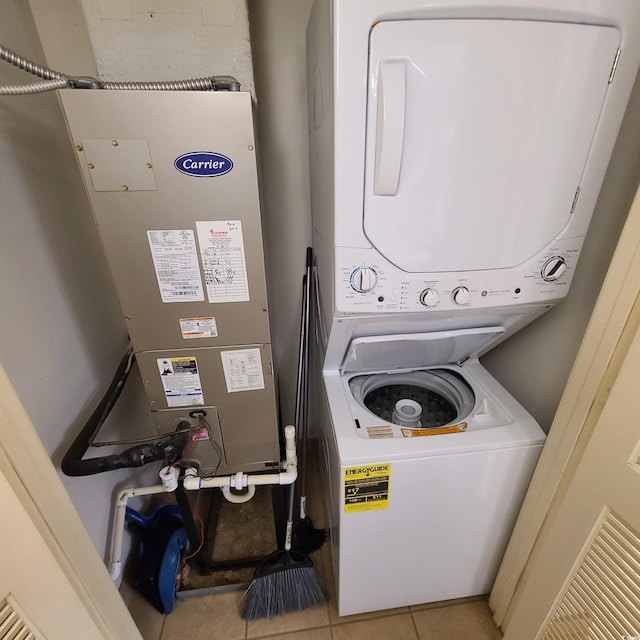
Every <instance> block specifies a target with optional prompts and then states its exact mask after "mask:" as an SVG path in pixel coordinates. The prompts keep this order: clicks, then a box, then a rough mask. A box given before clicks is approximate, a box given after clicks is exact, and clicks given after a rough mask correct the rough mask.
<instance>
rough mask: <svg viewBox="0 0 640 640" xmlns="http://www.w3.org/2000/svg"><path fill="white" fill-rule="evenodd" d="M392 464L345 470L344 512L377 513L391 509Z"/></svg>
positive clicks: (370, 465)
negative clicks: (379, 510) (377, 511)
mask: <svg viewBox="0 0 640 640" xmlns="http://www.w3.org/2000/svg"><path fill="white" fill-rule="evenodd" d="M390 481H391V464H390V463H386V462H385V463H380V464H369V465H363V466H360V467H347V468H346V469H345V470H344V511H345V513H355V512H358V511H375V510H378V509H387V508H388V507H389V483H390Z"/></svg>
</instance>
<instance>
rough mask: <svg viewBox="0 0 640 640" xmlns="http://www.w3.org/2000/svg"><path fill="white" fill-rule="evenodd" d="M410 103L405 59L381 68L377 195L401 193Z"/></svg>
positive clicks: (375, 189)
mask: <svg viewBox="0 0 640 640" xmlns="http://www.w3.org/2000/svg"><path fill="white" fill-rule="evenodd" d="M405 101H406V70H405V63H404V62H403V61H401V60H394V61H392V62H381V63H380V64H379V65H378V108H377V118H376V164H375V169H374V185H373V192H374V193H375V194H376V195H379V196H394V195H396V193H398V182H399V180H400V165H401V163H402V146H403V144H404V118H405Z"/></svg>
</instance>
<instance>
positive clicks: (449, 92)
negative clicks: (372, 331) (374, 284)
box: [364, 19, 620, 272]
mask: <svg viewBox="0 0 640 640" xmlns="http://www.w3.org/2000/svg"><path fill="white" fill-rule="evenodd" d="M619 44H620V33H619V32H618V30H617V29H616V28H613V27H606V26H594V25H585V24H573V23H562V22H543V21H526V20H464V19H457V20H409V21H395V22H380V23H378V24H376V25H375V26H374V27H373V29H372V30H371V35H370V59H369V67H370V72H369V88H368V106H367V109H368V113H367V148H366V177H365V194H364V231H365V234H366V235H367V237H368V239H369V240H370V242H371V243H372V244H373V245H374V246H375V247H376V248H377V250H378V251H379V252H380V253H381V254H382V255H384V256H385V257H386V258H387V259H388V260H389V261H390V262H392V263H393V264H395V265H396V266H398V267H400V268H401V269H404V270H405V271H410V272H434V271H467V270H479V269H500V268H508V267H512V266H515V265H518V264H521V263H522V262H524V261H525V260H527V259H528V258H530V257H532V256H534V255H535V254H536V253H537V252H539V251H540V250H541V249H542V248H543V247H544V246H545V245H547V244H548V243H549V242H551V241H552V240H553V239H554V238H555V237H556V236H557V235H558V234H559V233H560V232H562V231H563V230H564V229H565V228H566V227H567V225H568V224H569V223H570V219H571V213H572V207H573V203H574V199H575V197H576V192H577V188H578V187H579V185H580V180H581V176H582V173H583V170H584V167H585V164H586V162H587V160H588V156H589V150H590V146H591V142H592V139H593V137H594V133H595V130H596V127H597V124H598V119H599V116H600V112H601V110H602V107H603V103H604V100H605V97H606V94H607V88H608V83H609V76H610V74H611V69H612V64H613V61H614V58H615V57H616V53H617V49H618V47H619Z"/></svg>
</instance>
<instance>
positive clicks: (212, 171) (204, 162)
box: [173, 151, 233, 178]
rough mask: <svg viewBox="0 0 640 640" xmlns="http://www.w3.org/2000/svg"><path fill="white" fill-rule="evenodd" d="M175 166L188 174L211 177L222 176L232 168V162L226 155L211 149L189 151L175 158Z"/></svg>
mask: <svg viewBox="0 0 640 640" xmlns="http://www.w3.org/2000/svg"><path fill="white" fill-rule="evenodd" d="M173 164H174V166H175V168H176V169H177V170H178V171H180V172H181V173H184V174H186V175H188V176H195V177H196V178H212V177H214V176H223V175H224V174H225V173H229V171H231V169H233V162H232V161H231V159H230V158H227V156H223V155H222V154H221V153H213V152H212V151H191V152H190V153H184V154H182V155H181V156H180V157H179V158H176V160H175V162H174V163H173Z"/></svg>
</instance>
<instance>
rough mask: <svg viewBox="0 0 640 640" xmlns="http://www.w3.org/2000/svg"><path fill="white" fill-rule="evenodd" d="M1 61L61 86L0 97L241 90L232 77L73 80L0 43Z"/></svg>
mask: <svg viewBox="0 0 640 640" xmlns="http://www.w3.org/2000/svg"><path fill="white" fill-rule="evenodd" d="M0 60H4V61H6V62H8V63H10V64H12V65H14V66H15V67H18V69H22V70H23V71H27V72H28V73H31V74H33V75H34V76H38V77H39V78H44V79H45V80H55V81H58V82H60V83H62V84H55V85H54V84H51V85H49V84H46V83H36V84H33V85H9V86H4V87H0V95H21V94H28V93H38V92H40V91H51V90H52V89H61V88H63V87H72V88H75V89H109V90H139V91H240V83H239V82H238V81H237V80H236V79H235V78H233V77H232V76H211V77H208V78H191V79H188V80H168V81H158V82H100V81H99V80H96V79H95V78H86V77H72V76H68V75H67V74H66V73H61V72H60V71H55V70H54V69H49V68H48V67H44V66H42V65H40V64H38V63H37V62H33V61H32V60H29V59H27V58H25V57H23V56H21V55H20V54H18V53H16V52H15V51H11V49H7V47H5V46H3V45H1V44H0Z"/></svg>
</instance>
